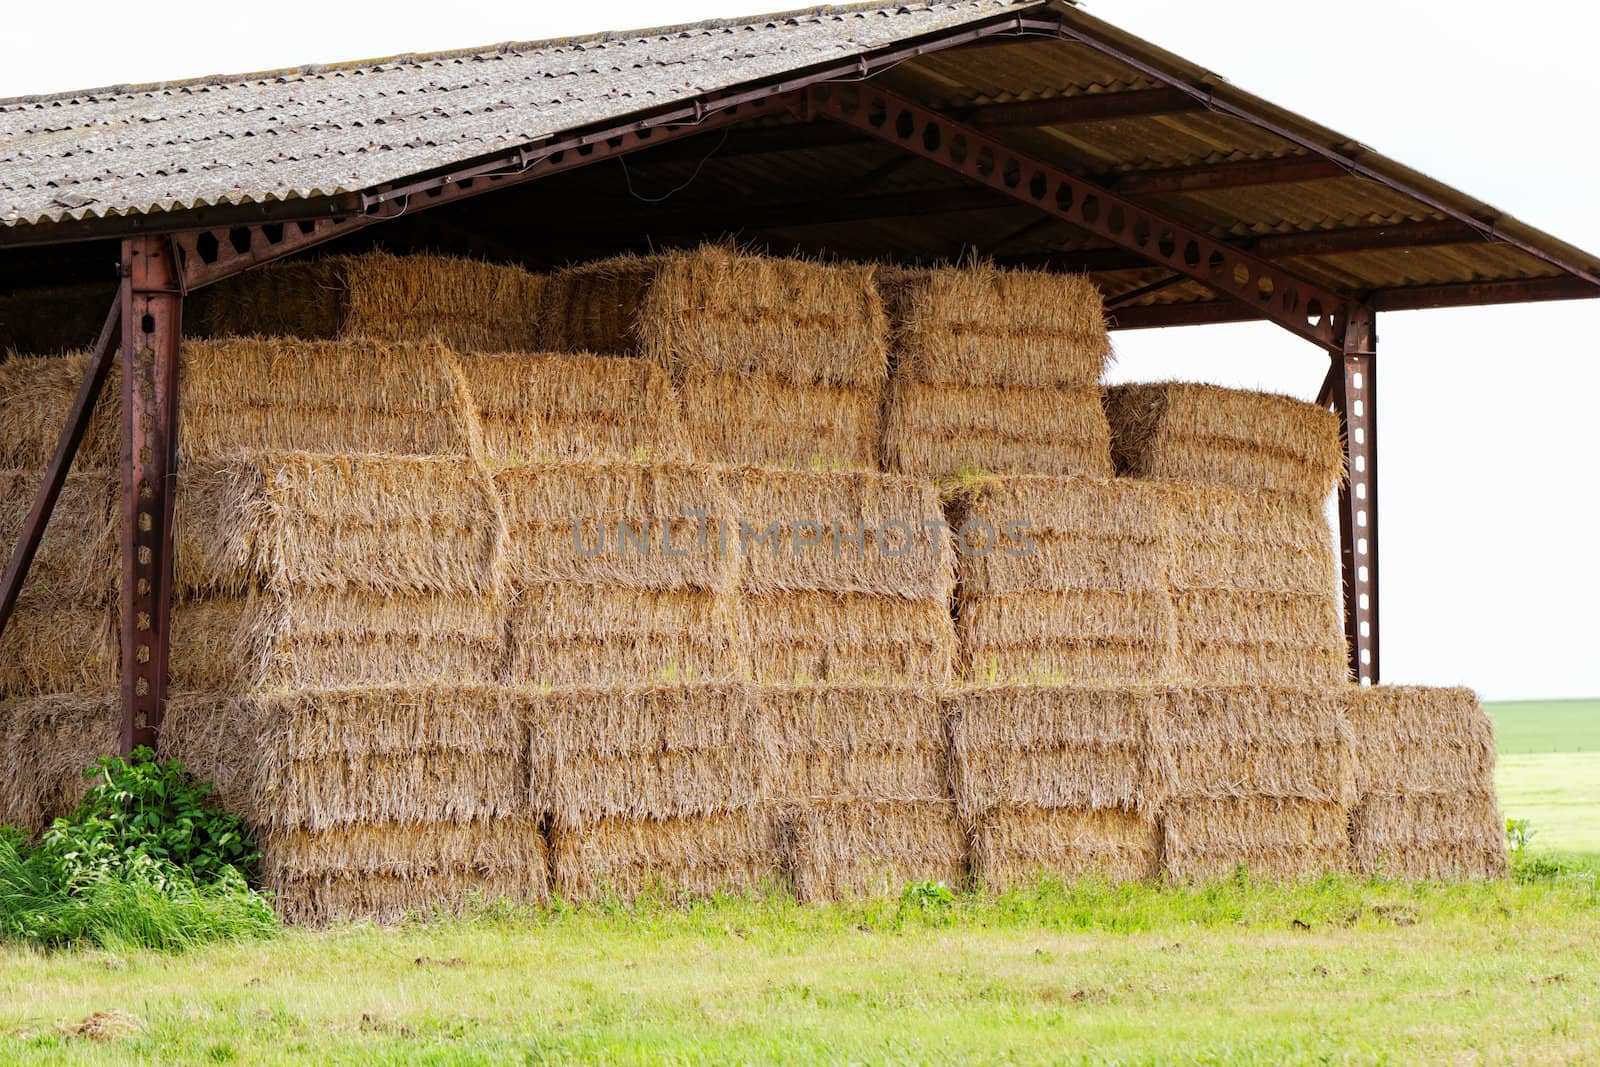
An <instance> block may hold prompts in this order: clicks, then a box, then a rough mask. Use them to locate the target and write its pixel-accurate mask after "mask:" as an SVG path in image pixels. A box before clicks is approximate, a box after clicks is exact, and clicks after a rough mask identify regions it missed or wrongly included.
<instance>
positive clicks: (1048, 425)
mask: <svg viewBox="0 0 1600 1067" xmlns="http://www.w3.org/2000/svg"><path fill="white" fill-rule="evenodd" d="M883 452H884V465H885V466H886V467H887V468H888V469H889V470H893V471H898V472H900V473H901V474H912V475H916V476H918V477H923V478H945V477H951V476H954V475H957V474H960V473H962V472H963V471H969V470H984V471H990V472H993V473H996V474H1050V475H1066V474H1089V475H1094V476H1096V477H1101V478H1109V477H1111V475H1112V473H1113V467H1112V464H1111V430H1110V427H1109V426H1108V425H1107V423H1106V413H1105V409H1104V408H1103V407H1102V406H1101V403H1100V388H1099V386H1096V385H1082V386H1078V385H1070V386H1062V385H1038V386H976V385H936V384H930V383H927V382H918V381H910V380H905V379H899V378H897V379H896V380H895V383H894V385H893V387H892V388H891V389H890V391H889V404H888V408H887V410H886V411H885V413H884V429H883Z"/></svg>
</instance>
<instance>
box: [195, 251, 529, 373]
mask: <svg viewBox="0 0 1600 1067" xmlns="http://www.w3.org/2000/svg"><path fill="white" fill-rule="evenodd" d="M543 289H544V278H543V277H542V276H540V275H537V274H530V273H528V272H527V271H525V270H522V269H521V268H519V267H507V266H499V265H496V264H492V263H481V262H477V261H475V260H469V259H455V258H451V257H448V256H393V255H386V254H383V253H369V254H367V255H360V256H333V257H330V258H327V259H320V260H312V261H309V262H307V261H296V262H292V263H281V264H274V265H271V266H267V267H262V268H260V269H258V270H252V271H247V272H246V273H244V274H240V275H237V276H236V277H233V278H230V279H228V280H227V281H224V282H220V283H218V284H217V285H215V286H213V287H211V288H210V289H207V290H204V291H203V292H202V293H201V294H200V299H199V300H197V301H194V304H195V305H196V307H195V308H194V310H193V311H192V312H191V313H190V316H189V317H190V323H191V332H192V333H194V334H196V335H200V336H211V337H227V336H252V335H277V336H282V337H299V338H305V339H308V340H325V341H326V340H350V339H354V338H366V339H368V340H373V341H385V342H391V343H400V342H409V341H412V340H415V339H417V338H431V339H433V340H437V341H442V342H444V343H445V344H448V345H450V346H451V347H453V348H456V349H459V350H461V351H465V352H518V351H520V352H527V351H536V350H537V349H538V345H537V343H536V336H537V332H538V329H537V327H538V320H539V302H540V296H541V293H542V292H543ZM358 380H359V379H357V378H352V379H351V380H350V381H351V384H355V382H356V381H358Z"/></svg>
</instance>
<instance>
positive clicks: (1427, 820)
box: [1340, 686, 1506, 878]
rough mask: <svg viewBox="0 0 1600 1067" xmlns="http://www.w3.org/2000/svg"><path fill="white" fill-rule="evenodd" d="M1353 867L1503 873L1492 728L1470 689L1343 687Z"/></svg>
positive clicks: (1409, 874) (1405, 872) (1446, 874)
mask: <svg viewBox="0 0 1600 1067" xmlns="http://www.w3.org/2000/svg"><path fill="white" fill-rule="evenodd" d="M1340 699H1341V703H1342V704H1343V708H1344V716H1345V720H1346V721H1347V722H1348V724H1349V727H1350V731H1351V734H1352V737H1353V739H1354V746H1355V765H1356V809H1355V815H1354V818H1353V819H1352V827H1353V831H1354V844H1355V863H1356V869H1357V870H1359V871H1361V872H1362V873H1363V874H1383V875H1387V876H1389V877H1400V878H1492V877H1497V876H1499V875H1502V874H1504V873H1505V869H1506V847H1505V836H1504V831H1505V824H1504V823H1503V822H1502V821H1501V818H1500V812H1499V808H1498V807H1497V805H1496V803H1495V794H1494V758H1495V745H1494V727H1493V724H1492V723H1491V722H1490V721H1489V717H1488V715H1486V714H1484V711H1483V708H1482V706H1481V705H1479V703H1478V698H1477V695H1476V694H1474V693H1473V692H1472V690H1470V689H1429V688H1423V687H1421V686H1366V687H1357V686H1348V687H1345V688H1344V689H1342V690H1341V697H1340Z"/></svg>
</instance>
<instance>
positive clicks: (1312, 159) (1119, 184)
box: [1106, 89, 1349, 195]
mask: <svg viewBox="0 0 1600 1067" xmlns="http://www.w3.org/2000/svg"><path fill="white" fill-rule="evenodd" d="M1170 91H1172V92H1177V90H1176V89H1174V90H1170ZM1180 95H1181V94H1180ZM1348 173H1349V172H1348V171H1346V170H1345V169H1344V168H1343V167H1341V166H1339V165H1338V164H1337V163H1334V162H1332V161H1331V160H1327V159H1323V158H1322V157H1321V156H1289V157H1287V158H1283V159H1246V160H1238V161H1234V162H1230V163H1210V164H1206V165H1204V166H1198V167H1171V168H1167V169H1163V170H1136V171H1130V172H1127V173H1125V174H1122V175H1120V176H1118V177H1115V178H1111V179H1109V180H1108V181H1107V182H1106V184H1107V185H1108V186H1109V187H1110V188H1112V189H1115V190H1116V191H1117V192H1119V193H1127V194H1130V195H1138V194H1142V193H1201V192H1209V191H1211V190H1214V189H1242V188H1245V187H1247V186H1252V185H1283V184H1287V183H1289V182H1309V181H1317V180H1320V179H1323V178H1342V177H1345V176H1346V175H1347V174H1348Z"/></svg>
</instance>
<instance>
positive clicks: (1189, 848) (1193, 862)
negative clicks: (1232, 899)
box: [1151, 686, 1354, 880]
mask: <svg viewBox="0 0 1600 1067" xmlns="http://www.w3.org/2000/svg"><path fill="white" fill-rule="evenodd" d="M1151 723H1152V728H1151V741H1152V745H1151V760H1152V773H1153V775H1154V776H1155V778H1156V780H1158V781H1159V782H1161V783H1162V784H1161V786H1160V787H1159V790H1158V792H1159V793H1160V794H1161V795H1163V796H1164V797H1165V798H1166V800H1165V808H1164V812H1163V817H1162V824H1163V838H1164V839H1163V843H1162V851H1163V855H1164V863H1165V867H1166V872H1167V873H1168V874H1169V875H1170V876H1172V877H1173V878H1177V879H1182V880H1204V879H1208V878H1219V877H1223V876H1225V875H1228V874H1229V873H1231V872H1232V871H1234V870H1236V869H1238V868H1240V867H1244V868H1246V869H1248V870H1249V871H1251V872H1253V873H1255V874H1258V875H1264V876H1267V877H1270V878H1274V879H1284V880H1289V879H1297V878H1306V877H1316V876H1320V875H1323V874H1328V873H1332V872H1337V871H1342V870H1345V869H1347V868H1348V866H1349V863H1350V842H1349V837H1348V833H1347V827H1348V825H1349V820H1350V808H1351V804H1352V801H1353V799H1354V778H1353V774H1354V769H1353V765H1352V762H1351V744H1350V733H1349V730H1348V729H1347V728H1346V726H1345V725H1344V721H1343V719H1342V718H1341V717H1340V715H1339V707H1338V702H1337V699H1336V697H1335V696H1334V694H1333V692H1332V691H1331V690H1325V689H1324V690H1304V689H1287V688H1281V687H1266V686H1239V687H1233V688H1205V689H1173V690H1169V691H1168V694H1167V699H1166V700H1165V701H1163V702H1162V703H1161V705H1160V706H1158V707H1157V708H1156V709H1155V712H1154V715H1153V718H1152V720H1151Z"/></svg>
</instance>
